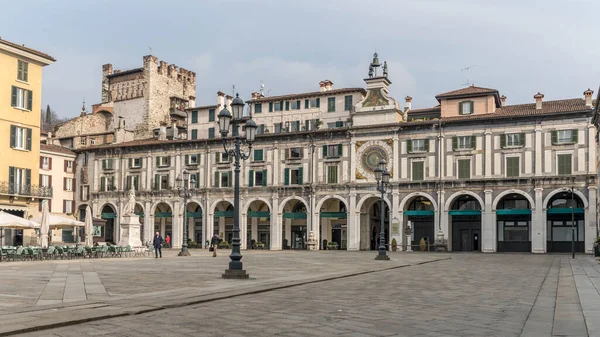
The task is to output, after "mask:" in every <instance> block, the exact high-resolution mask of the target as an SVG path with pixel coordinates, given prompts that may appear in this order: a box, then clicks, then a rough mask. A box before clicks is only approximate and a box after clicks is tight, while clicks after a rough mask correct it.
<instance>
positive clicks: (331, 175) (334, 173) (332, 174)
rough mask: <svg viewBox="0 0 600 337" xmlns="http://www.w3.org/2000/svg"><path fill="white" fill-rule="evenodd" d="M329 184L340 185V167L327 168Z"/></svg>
mask: <svg viewBox="0 0 600 337" xmlns="http://www.w3.org/2000/svg"><path fill="white" fill-rule="evenodd" d="M327 183H328V184H337V183H338V167H337V165H332V166H327Z"/></svg>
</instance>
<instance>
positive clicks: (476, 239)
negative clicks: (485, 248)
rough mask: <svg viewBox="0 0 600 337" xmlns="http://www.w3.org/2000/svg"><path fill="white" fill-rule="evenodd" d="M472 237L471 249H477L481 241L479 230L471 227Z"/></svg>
mask: <svg viewBox="0 0 600 337" xmlns="http://www.w3.org/2000/svg"><path fill="white" fill-rule="evenodd" d="M472 231H473V232H472V234H471V235H472V238H473V245H472V246H471V247H472V249H471V250H472V251H476V252H478V251H479V243H480V242H481V237H480V236H479V230H478V229H473V230H472Z"/></svg>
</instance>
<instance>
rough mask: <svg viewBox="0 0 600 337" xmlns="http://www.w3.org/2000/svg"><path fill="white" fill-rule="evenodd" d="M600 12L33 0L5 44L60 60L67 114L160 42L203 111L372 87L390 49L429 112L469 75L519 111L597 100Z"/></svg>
mask: <svg viewBox="0 0 600 337" xmlns="http://www.w3.org/2000/svg"><path fill="white" fill-rule="evenodd" d="M598 13H600V1H595V0H571V1H567V0H564V1H550V0H546V1H543V0H540V1H534V0H531V1H526V0H502V1H479V0H472V1H469V0H378V1H366V0H362V1H358V0H329V1H328V0H302V1H283V0H279V1H276V0H245V1H244V0H227V1H225V0H223V1H203V0H197V1H191V0H190V1H178V0H171V1H154V0H146V1H133V0H119V1H114V0H105V1H88V0H86V1H84V0H78V1H75V0H37V1H33V0H30V1H27V0H22V1H11V2H5V3H3V4H2V20H0V36H1V37H2V38H3V39H7V40H9V41H13V42H16V43H19V44H25V45H27V46H30V47H32V48H35V49H39V50H41V51H43V52H46V53H48V54H50V55H52V56H54V57H55V58H56V59H57V60H58V61H57V62H56V63H55V64H53V65H51V66H48V67H46V68H45V69H44V87H43V97H42V104H43V106H46V104H50V105H51V106H52V108H53V109H55V110H56V111H57V112H58V114H59V115H60V116H63V117H74V116H77V115H78V114H79V111H80V108H81V101H82V99H83V97H85V100H86V104H87V106H88V109H89V105H91V104H95V103H98V102H99V101H100V84H101V82H100V80H101V66H102V64H104V63H112V64H113V66H114V67H115V68H118V69H122V70H126V69H130V68H136V67H140V66H141V64H142V57H143V56H144V55H146V54H148V53H149V49H148V47H149V46H151V47H152V54H153V55H155V56H157V57H158V58H159V59H161V60H164V61H166V62H169V63H174V64H176V65H178V66H181V67H183V68H186V69H189V70H192V71H195V72H196V73H197V104H198V105H206V104H214V103H215V102H216V92H217V91H218V90H222V91H224V92H226V93H230V92H231V85H232V84H235V85H236V88H237V91H239V92H240V95H241V96H243V97H244V98H245V99H247V98H249V96H250V93H251V92H252V91H256V90H258V89H259V87H260V81H261V80H262V81H263V82H264V83H265V86H266V90H267V91H268V90H270V95H279V94H286V93H297V92H304V91H316V90H318V83H319V81H321V80H324V79H329V80H331V81H333V82H334V88H340V87H349V86H364V83H363V81H362V79H363V78H364V77H366V75H367V70H368V69H367V68H368V64H369V62H370V60H371V57H372V54H373V52H374V51H375V50H377V52H378V53H379V56H380V60H381V61H383V60H387V61H388V64H389V73H390V75H389V77H390V79H391V81H392V82H393V83H392V86H391V87H390V90H391V94H392V96H393V97H395V98H396V99H398V100H400V101H401V102H403V98H404V97H405V96H406V95H410V96H412V97H413V98H414V100H413V108H420V107H429V106H432V105H434V104H436V101H435V98H434V96H435V94H438V93H441V92H445V91H449V90H454V89H458V88H460V87H462V86H463V84H464V83H466V82H467V77H468V79H469V80H470V82H471V83H473V84H475V85H478V86H483V87H491V88H496V89H498V90H500V92H501V94H505V95H506V96H508V103H509V104H517V103H530V102H533V95H534V94H535V93H537V92H538V91H540V92H542V93H544V94H545V100H551V99H562V98H572V97H583V94H582V93H583V91H584V90H585V89H587V88H588V87H591V88H592V89H593V90H594V91H596V90H597V89H598V84H599V83H600V67H599V66H598V61H599V60H600V43H598V42H597V41H598V40H597V33H598V28H599V22H600V21H599V20H598ZM24 20H25V21H26V22H27V23H28V24H24ZM468 66H474V67H472V68H471V69H470V70H469V72H468V74H466V73H465V72H461V69H462V68H465V67H468ZM594 96H595V95H594Z"/></svg>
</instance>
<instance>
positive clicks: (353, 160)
mask: <svg viewBox="0 0 600 337" xmlns="http://www.w3.org/2000/svg"><path fill="white" fill-rule="evenodd" d="M348 156H349V158H350V174H349V175H348V181H350V182H353V181H356V141H354V140H352V141H351V142H350V147H349V148H348ZM348 241H350V240H348ZM348 245H350V244H348Z"/></svg>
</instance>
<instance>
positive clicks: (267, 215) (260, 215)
mask: <svg viewBox="0 0 600 337" xmlns="http://www.w3.org/2000/svg"><path fill="white" fill-rule="evenodd" d="M248 217H249V218H270V217H271V212H269V211H265V212H258V211H249V212H248Z"/></svg>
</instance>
